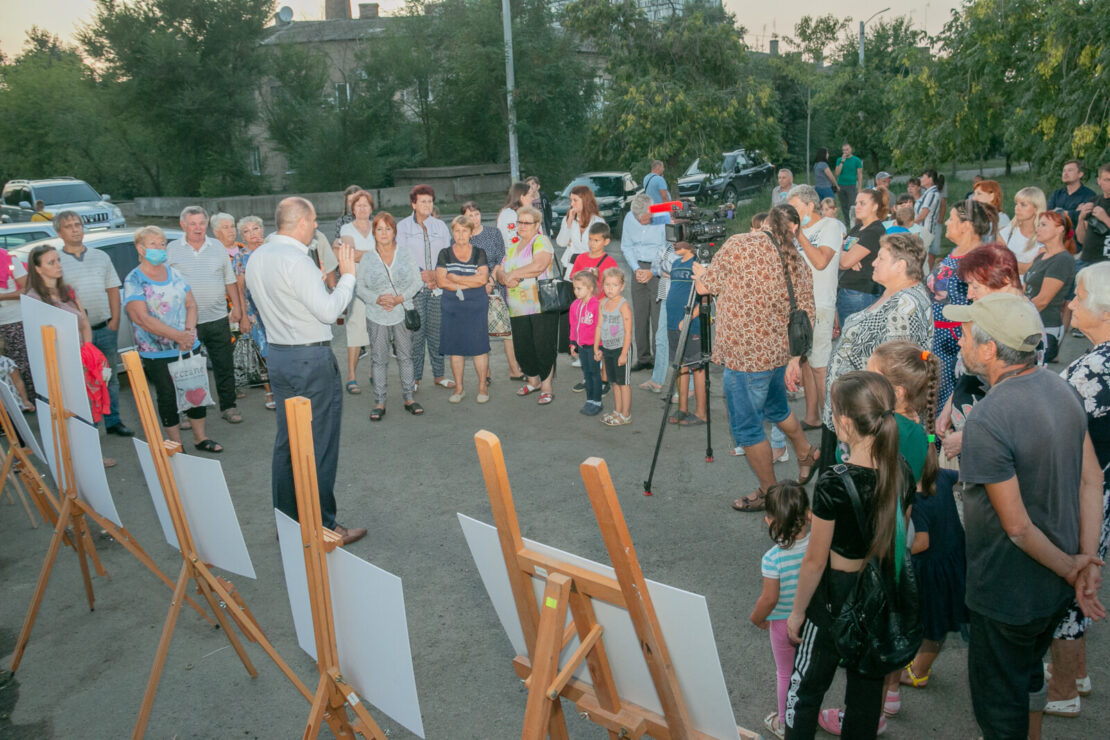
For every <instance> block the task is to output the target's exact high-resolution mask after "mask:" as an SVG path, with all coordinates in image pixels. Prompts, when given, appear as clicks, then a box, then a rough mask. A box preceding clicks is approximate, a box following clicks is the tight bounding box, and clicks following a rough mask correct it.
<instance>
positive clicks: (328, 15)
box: [317, 0, 351, 21]
mask: <svg viewBox="0 0 1110 740" xmlns="http://www.w3.org/2000/svg"><path fill="white" fill-rule="evenodd" d="M317 7H319V6H317ZM324 18H325V19H326V20H329V21H347V20H350V19H351V2H350V0H324Z"/></svg>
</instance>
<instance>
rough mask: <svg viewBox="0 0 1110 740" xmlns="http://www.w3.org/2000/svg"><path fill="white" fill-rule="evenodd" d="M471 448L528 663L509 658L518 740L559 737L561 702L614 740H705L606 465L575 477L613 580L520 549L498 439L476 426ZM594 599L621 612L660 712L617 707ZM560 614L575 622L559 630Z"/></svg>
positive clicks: (593, 464) (563, 731)
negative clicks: (520, 716)
mask: <svg viewBox="0 0 1110 740" xmlns="http://www.w3.org/2000/svg"><path fill="white" fill-rule="evenodd" d="M474 442H475V445H476V447H477V449H478V460H479V462H480V463H481V466H482V475H483V476H484V477H485V481H486V490H487V492H488V493H489V500H490V506H491V507H492V509H493V519H494V524H495V525H496V527H497V536H498V539H499V540H500V543H501V552H502V555H503V556H504V558H505V566H506V568H507V569H508V573H509V583H510V586H511V587H512V592H513V600H514V601H515V603H516V608H517V614H518V615H519V617H520V626H521V629H522V630H523V632H524V640H525V643H526V645H527V647H528V656H527V657H525V656H517V657H516V659H514V661H513V667H514V669H515V670H516V672H517V674H518V675H519V676H520V677H521V678H523V679H525V685H526V686H527V687H528V703H527V706H526V707H525V714H524V727H523V730H522V732H521V737H522V738H524V740H541V738H544V737H551V738H552V739H553V740H562V739H564V738H566V737H567V728H566V721H565V719H564V717H563V712H562V704H561V702H560V697H565V698H567V699H569V700H570V701H572V702H574V703H575V706H576V708H577V709H578V711H579V712H580V713H581V714H582V715H583V716H584V717H586V718H587V719H589V720H590V721H591V722H594V723H596V724H598V725H600V726H601V727H603V728H605V729H606V730H607V731H608V733H609V737H610V738H612V739H613V740H616V739H617V738H631V739H632V740H636V739H637V738H641V737H643V736H645V735H648V736H650V737H654V738H659V740H678V739H680V738H681V739H682V740H685V739H686V738H697V739H699V740H709V739H708V736H706V735H704V734H703V733H700V732H698V731H697V730H695V729H694V727H693V724H692V723H691V719H690V714H689V711H688V709H687V707H686V699H685V697H684V696H683V694H682V690H681V688H680V687H679V685H678V678H677V676H676V675H675V670H674V666H673V665H672V663H671V659H670V654H669V652H668V650H667V644H666V642H665V641H664V639H663V633H662V630H661V629H660V627H659V619H658V617H657V616H656V614H655V607H654V605H653V604H652V601H651V595H650V594H649V593H648V590H647V583H646V581H645V580H644V575H643V572H642V571H641V569H640V561H639V559H638V558H637V557H636V551H635V548H633V546H632V537H631V535H630V534H629V532H628V525H627V524H626V523H625V520H624V514H623V512H622V511H621V508H620V504H619V503H618V501H617V495H616V491H615V489H614V488H613V483H612V480H611V479H610V478H609V469H608V467H607V466H606V464H605V461H604V460H601V459H599V458H595V457H591V458H589V459H588V460H586V461H585V462H584V463H582V465H581V466H580V471H581V473H582V480H583V482H584V483H585V484H586V491H587V493H588V494H589V497H590V503H591V504H592V506H593V509H594V514H595V516H596V517H597V522H598V526H599V527H600V528H601V536H602V538H603V539H604V541H605V547H606V549H607V550H608V552H609V558H610V560H611V561H612V563H613V569H614V570H615V571H616V578H610V577H608V576H603V575H599V574H597V573H594V572H592V571H589V570H586V569H584V568H580V567H577V566H574V565H571V564H569V563H565V562H562V561H560V560H557V559H555V558H553V557H549V556H547V555H544V554H541V553H538V552H535V551H533V550H529V549H528V548H526V547H525V546H524V540H523V538H522V537H521V534H520V523H519V521H518V520H517V515H516V506H515V504H514V503H513V496H512V491H511V490H510V488H509V479H508V474H507V472H506V470H505V458H504V455H503V454H502V452H501V442H500V440H499V439H498V438H497V436H496V435H494V434H492V433H490V432H487V431H484V430H483V431H480V432H478V433H477V434H475V435H474ZM533 578H543V579H545V581H546V585H545V588H544V592H543V597H542V604H543V608H542V609H541V608H540V606H539V605H538V604H537V602H536V596H535V591H534V590H533V585H532V584H533V580H532V579H533ZM593 600H598V601H602V602H605V603H608V604H612V605H614V606H617V607H620V608H621V609H625V610H627V612H628V615H629V617H630V618H631V620H632V625H633V627H634V629H635V631H636V636H637V638H638V640H639V644H640V647H641V649H642V651H643V655H644V662H645V663H646V665H647V668H648V672H649V673H650V675H651V679H652V683H653V684H654V685H655V691H656V693H657V694H658V696H659V701H660V704H661V705H662V707H663V716H660V715H659V714H658V713H656V712H652V711H650V710H648V709H645V708H643V707H641V706H638V705H636V704H632V703H629V702H625V701H623V700H622V699H621V697H620V696H619V695H618V693H617V688H616V684H615V682H614V679H613V674H612V670H611V669H610V666H609V659H608V657H607V655H606V653H605V646H604V644H603V642H602V641H601V635H602V632H603V628H602V626H601V625H600V624H598V622H597V619H596V617H595V616H594V610H593V605H592V601H593ZM568 611H569V613H570V614H571V616H572V618H573V620H572V623H571V624H570V625H568V626H566V627H565V628H564V625H565V622H566V615H567V613H568ZM574 636H577V637H578V639H579V642H580V645H579V647H578V648H577V649H576V650H575V652H574V654H573V655H571V657H570V658H569V659H568V661H567V663H566V665H565V666H563V667H562V668H561V669H560V667H559V656H560V653H561V652H562V651H563V649H564V648H565V647H566V645H568V644H569V643H570V641H571V640H572V639H573V637H574ZM583 661H585V663H586V665H587V667H588V669H589V672H590V677H591V680H592V685H590V684H588V683H586V682H584V681H581V680H578V679H575V678H573V674H574V672H575V671H576V670H577V669H578V667H579V666H580V665H581V663H582V662H583Z"/></svg>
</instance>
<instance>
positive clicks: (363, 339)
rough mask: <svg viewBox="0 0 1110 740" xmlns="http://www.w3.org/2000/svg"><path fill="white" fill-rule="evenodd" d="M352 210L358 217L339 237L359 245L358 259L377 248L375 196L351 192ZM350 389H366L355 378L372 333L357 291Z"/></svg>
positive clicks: (350, 328)
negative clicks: (375, 240)
mask: <svg viewBox="0 0 1110 740" xmlns="http://www.w3.org/2000/svg"><path fill="white" fill-rule="evenodd" d="M350 197H351V212H352V213H353V214H354V216H355V219H354V221H351V222H350V223H348V224H344V225H343V227H342V228H341V229H340V230H339V240H340V241H342V242H343V243H345V244H348V245H350V246H352V247H354V248H355V262H359V261H361V260H362V256H363V255H364V254H366V253H367V252H371V251H373V250H374V231H373V227H372V226H371V225H370V216H371V215H373V213H374V197H373V196H372V195H370V193H368V192H366V191H365V190H360V191H358V192H357V193H352V194H351V196H350ZM346 328H347V392H348V393H356V394H357V393H362V389H361V388H359V387H358V381H357V380H356V379H355V370H356V369H357V368H358V356H359V353H360V352H362V348H363V347H369V346H370V335H369V334H368V333H367V331H366V304H365V303H363V302H362V299H360V298H359V297H358V296H357V295H356V296H355V297H354V298H352V299H351V307H350V308H349V309H348V310H347V322H346Z"/></svg>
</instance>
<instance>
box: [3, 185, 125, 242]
mask: <svg viewBox="0 0 1110 740" xmlns="http://www.w3.org/2000/svg"><path fill="white" fill-rule="evenodd" d="M111 199H112V196H110V195H100V194H99V193H97V192H96V191H95V190H93V189H92V187H91V186H90V185H89V184H88V183H87V182H85V181H84V180H78V179H76V178H73V177H54V178H51V179H49V180H11V181H9V182H8V183H7V184H6V185H5V186H4V190H3V193H2V194H0V211H3V214H4V215H5V216H7V217H8V218H9V219H10V220H11V221H12V222H20V221H30V220H31V216H32V215H34V205H35V202H36V201H39V200H41V201H42V202H43V203H45V204H46V210H47V211H48V212H50V213H58V212H59V211H76V212H77V213H78V214H80V215H81V220H82V221H83V222H84V224H85V228H86V229H120V228H123V227H124V226H126V225H127V220H126V219H125V218H124V217H123V212H122V211H120V209H119V207H118V206H114V205H112V204H111V202H110V201H111Z"/></svg>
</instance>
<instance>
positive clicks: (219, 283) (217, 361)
mask: <svg viewBox="0 0 1110 740" xmlns="http://www.w3.org/2000/svg"><path fill="white" fill-rule="evenodd" d="M181 228H182V230H183V231H184V232H185V236H184V237H183V238H181V239H174V240H173V241H172V242H170V243H169V244H167V245H166V252H167V262H168V263H169V265H170V267H172V268H173V269H175V270H177V271H178V272H180V273H181V275H182V276H183V277H184V278H185V282H187V283H188V284H189V288H191V289H192V292H193V297H194V298H195V299H196V302H197V339H199V340H200V341H201V342H202V343H204V347H205V349H206V350H207V351H208V358H209V359H210V360H212V373H213V374H214V375H215V376H216V396H217V397H218V399H219V402H220V415H221V416H222V417H223V418H224V420H225V421H228V422H230V423H232V424H238V423H239V422H241V421H242V420H243V417H242V415H241V414H240V413H239V409H237V408H236V407H235V361H234V359H233V357H232V352H231V327H230V325H229V324H228V312H227V304H228V301H229V300H230V301H231V321H234V322H238V321H239V319H240V318H242V306H240V305H239V289H238V281H237V280H236V279H235V271H234V270H233V269H232V267H231V259H230V258H228V256H227V252H226V251H225V250H224V246H223V244H220V242H219V241H217V240H216V239H214V238H212V237H209V236H208V235H207V234H206V233H205V232H206V231H207V229H208V212H207V211H205V210H204V209H203V208H201V207H200V206H188V207H186V208H185V209H184V210H183V211H181Z"/></svg>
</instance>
